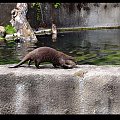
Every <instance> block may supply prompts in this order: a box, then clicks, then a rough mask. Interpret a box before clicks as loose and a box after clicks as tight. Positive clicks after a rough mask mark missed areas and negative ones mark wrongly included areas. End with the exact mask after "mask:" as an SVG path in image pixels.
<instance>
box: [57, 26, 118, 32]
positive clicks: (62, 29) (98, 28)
mask: <svg viewBox="0 0 120 120" xmlns="http://www.w3.org/2000/svg"><path fill="white" fill-rule="evenodd" d="M102 29H120V26H117V27H94V28H76V27H75V28H58V32H64V31H80V30H102Z"/></svg>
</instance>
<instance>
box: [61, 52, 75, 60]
mask: <svg viewBox="0 0 120 120" xmlns="http://www.w3.org/2000/svg"><path fill="white" fill-rule="evenodd" d="M59 55H60V57H63V58H64V59H65V60H72V61H74V62H75V58H74V57H72V56H70V55H67V54H65V53H63V52H59Z"/></svg>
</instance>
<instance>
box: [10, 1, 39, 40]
mask: <svg viewBox="0 0 120 120" xmlns="http://www.w3.org/2000/svg"><path fill="white" fill-rule="evenodd" d="M27 11H28V5H27V3H17V5H16V8H15V9H13V10H12V11H11V20H10V23H11V24H12V26H14V27H15V29H16V30H17V36H18V37H19V38H21V39H22V40H23V41H37V37H36V35H35V33H34V31H33V30H32V28H31V26H30V24H29V22H28V21H27V18H26V14H27Z"/></svg>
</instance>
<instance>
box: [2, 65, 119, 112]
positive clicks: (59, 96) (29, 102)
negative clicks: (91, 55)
mask: <svg viewBox="0 0 120 120" xmlns="http://www.w3.org/2000/svg"><path fill="white" fill-rule="evenodd" d="M8 66H11V65H0V114H120V107H119V106H120V66H110V65H109V66H94V65H78V68H73V69H60V68H59V69H56V68H54V67H53V66H52V65H41V68H40V69H36V68H35V66H31V67H28V66H27V65H22V67H19V68H8Z"/></svg>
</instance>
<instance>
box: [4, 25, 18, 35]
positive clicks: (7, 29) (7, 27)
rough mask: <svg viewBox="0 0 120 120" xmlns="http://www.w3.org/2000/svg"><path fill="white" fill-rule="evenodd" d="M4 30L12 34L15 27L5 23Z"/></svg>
mask: <svg viewBox="0 0 120 120" xmlns="http://www.w3.org/2000/svg"><path fill="white" fill-rule="evenodd" d="M5 31H6V33H7V34H13V33H16V29H15V28H14V27H13V26H12V25H6V26H5Z"/></svg>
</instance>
